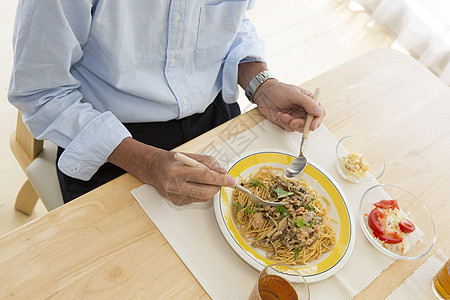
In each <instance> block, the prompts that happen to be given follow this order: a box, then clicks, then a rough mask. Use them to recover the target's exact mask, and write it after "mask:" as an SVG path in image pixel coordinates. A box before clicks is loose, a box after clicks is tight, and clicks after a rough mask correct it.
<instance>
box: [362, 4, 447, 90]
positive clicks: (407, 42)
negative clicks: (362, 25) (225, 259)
mask: <svg viewBox="0 0 450 300" xmlns="http://www.w3.org/2000/svg"><path fill="white" fill-rule="evenodd" d="M354 1H356V2H357V3H359V4H361V5H363V6H364V7H365V8H366V9H367V10H368V11H369V12H371V14H372V20H373V22H375V23H377V24H382V25H385V26H387V27H388V28H389V29H390V30H392V31H393V32H394V33H395V34H396V35H397V41H398V43H399V44H400V45H401V46H402V47H404V48H405V49H406V50H408V51H409V52H410V53H411V54H412V55H413V56H415V57H417V59H418V60H419V61H420V62H422V63H423V64H424V65H425V66H427V67H428V68H429V69H430V70H431V71H432V72H434V73H435V74H436V75H437V76H438V77H440V78H441V79H442V81H444V82H445V83H446V84H447V85H450V1H449V0H354Z"/></svg>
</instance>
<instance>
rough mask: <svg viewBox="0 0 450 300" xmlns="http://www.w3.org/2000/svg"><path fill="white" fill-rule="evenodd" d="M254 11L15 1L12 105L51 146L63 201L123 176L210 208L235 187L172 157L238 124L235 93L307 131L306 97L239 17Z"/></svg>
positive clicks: (219, 172)
mask: <svg viewBox="0 0 450 300" xmlns="http://www.w3.org/2000/svg"><path fill="white" fill-rule="evenodd" d="M252 5H253V1H252V0H233V1H220V0H213V1H208V0H206V1H205V0H203V1H193V0H191V1H186V0H184V1H183V0H172V1H166V0H159V1H156V0H152V1H144V0H141V1H138V0H136V1H129V0H77V1H72V0H19V3H18V8H17V14H16V24H15V30H14V38H13V47H14V66H13V71H12V77H11V83H10V89H9V100H10V102H11V103H12V104H13V105H15V106H16V107H17V108H18V109H19V110H20V112H21V114H22V117H23V120H24V122H25V123H26V124H27V126H28V128H29V129H30V131H31V133H32V134H33V135H34V136H35V137H36V138H38V139H48V140H50V141H52V142H54V143H55V144H57V145H58V146H59V151H58V163H57V164H58V177H59V180H60V185H61V189H62V193H63V198H64V202H68V201H70V200H72V199H74V198H76V197H78V196H79V195H82V194H83V193H85V192H87V191H89V190H91V189H93V188H95V187H97V186H99V185H101V184H103V183H105V182H107V181H109V180H111V179H113V178H115V177H117V176H119V175H121V174H123V173H124V172H125V171H127V172H129V173H131V174H133V175H135V176H136V177H137V178H139V179H140V180H141V181H143V182H145V183H148V184H151V185H153V186H154V187H155V188H156V189H157V190H158V191H159V192H160V193H161V194H162V195H163V196H165V197H166V198H167V199H169V200H170V201H172V202H173V203H174V204H176V205H183V204H187V203H191V202H196V201H207V200H208V199H210V198H211V197H212V196H213V195H214V194H215V193H216V192H217V191H218V190H219V189H220V187H221V186H232V185H234V183H235V182H234V179H233V178H231V177H230V176H229V175H227V174H226V171H225V170H224V169H223V168H221V167H220V166H218V164H217V162H216V161H215V160H214V159H213V158H211V157H207V156H204V155H198V154H189V156H191V157H192V158H194V159H197V160H198V161H200V162H202V163H204V164H206V165H207V166H208V167H209V168H210V169H211V170H212V171H211V172H208V174H206V173H205V172H203V171H202V170H200V169H199V170H197V169H193V168H189V167H186V166H184V165H183V164H181V163H179V162H177V161H176V160H174V158H173V155H174V153H173V152H170V151H168V150H170V149H173V148H174V147H176V146H178V145H180V144H182V143H184V142H186V141H187V140H189V139H192V138H194V137H196V136H198V135H200V134H201V133H203V132H205V131H207V130H209V129H211V128H213V127H215V126H217V125H219V124H221V123H223V122H225V121H227V120H229V119H231V118H233V117H235V116H236V115H238V114H239V113H240V111H239V107H238V105H237V103H236V99H237V96H238V87H237V84H239V85H240V86H241V87H243V88H244V89H246V91H247V93H246V94H247V95H248V97H249V99H250V100H251V101H253V102H254V103H256V104H257V105H258V109H259V110H260V111H261V113H263V114H264V116H266V117H267V118H268V119H269V120H270V121H272V122H274V123H275V124H277V125H279V126H281V127H283V128H285V129H286V130H290V131H292V130H302V127H303V124H304V119H305V116H306V113H309V114H312V115H314V116H315V118H314V121H313V123H312V129H313V130H314V129H315V128H317V127H318V126H319V125H320V122H321V120H322V119H323V117H324V115H325V112H324V110H323V109H322V108H321V107H320V106H318V105H315V104H314V102H313V100H312V99H311V94H310V93H309V92H307V91H304V90H301V89H299V88H298V87H295V86H293V85H287V84H284V83H281V82H278V81H277V80H276V79H275V78H272V77H273V76H271V74H270V73H269V72H267V66H266V64H265V58H264V49H263V48H264V46H263V43H262V42H261V41H259V40H258V37H257V34H256V30H255V28H254V26H253V25H252V24H251V22H250V21H249V20H248V19H247V18H246V17H245V12H246V10H247V9H249V8H250V7H251V6H252Z"/></svg>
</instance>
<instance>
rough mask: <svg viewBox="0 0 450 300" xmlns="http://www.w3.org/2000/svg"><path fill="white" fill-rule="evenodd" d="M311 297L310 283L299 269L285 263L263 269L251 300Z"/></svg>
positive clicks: (285, 299) (289, 299)
mask: <svg viewBox="0 0 450 300" xmlns="http://www.w3.org/2000/svg"><path fill="white" fill-rule="evenodd" d="M309 297H310V295H309V287H308V284H307V283H306V281H305V278H303V276H302V275H301V274H300V273H299V272H298V271H297V270H295V269H293V268H291V267H289V266H286V265H283V264H272V265H269V266H267V267H265V268H264V269H263V270H262V271H261V273H260V275H259V277H258V280H257V281H256V283H255V286H254V287H253V290H252V292H251V294H250V297H249V300H272V299H280V300H281V299H284V300H291V299H292V300H294V299H295V300H296V299H302V300H303V299H309Z"/></svg>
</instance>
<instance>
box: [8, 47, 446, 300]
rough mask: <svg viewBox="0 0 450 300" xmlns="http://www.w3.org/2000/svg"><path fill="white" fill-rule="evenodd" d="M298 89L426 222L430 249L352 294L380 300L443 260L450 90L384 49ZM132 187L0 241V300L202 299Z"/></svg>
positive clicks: (240, 125) (192, 145)
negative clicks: (362, 146)
mask: <svg viewBox="0 0 450 300" xmlns="http://www.w3.org/2000/svg"><path fill="white" fill-rule="evenodd" d="M301 86H302V87H304V88H307V89H309V90H311V91H314V90H315V88H316V87H320V88H321V92H322V94H321V103H322V105H323V106H324V107H325V108H326V110H327V116H326V118H325V120H324V125H325V126H326V127H327V128H328V129H329V130H330V132H331V133H332V134H334V136H335V137H336V138H338V139H339V138H341V137H343V136H345V135H349V134H358V135H364V136H370V137H371V139H372V141H373V142H374V143H375V144H377V145H378V147H379V149H380V151H381V152H382V153H383V155H384V157H385V160H386V172H385V174H384V175H383V176H382V177H381V179H380V180H379V181H380V182H382V183H392V184H396V185H399V186H402V187H404V188H406V189H408V190H409V191H411V192H412V193H413V194H415V195H416V196H417V197H419V198H420V199H421V200H422V201H423V202H424V203H425V204H426V205H427V207H428V209H429V210H430V212H431V214H432V216H433V218H434V222H435V225H436V229H437V242H436V245H435V247H434V248H433V250H432V251H431V252H430V253H429V254H428V255H426V256H425V257H423V258H421V259H418V260H416V261H397V262H395V263H394V264H393V265H392V266H391V267H390V268H389V269H387V270H386V271H385V272H383V273H382V274H381V276H380V277H379V278H377V279H376V280H375V281H374V282H373V283H372V284H371V285H370V286H369V287H368V288H367V289H366V290H364V291H363V292H361V293H360V294H359V295H358V296H357V297H356V298H357V299H367V298H370V299H380V298H383V297H385V296H387V295H388V294H389V293H390V292H391V291H392V290H394V289H395V288H396V287H397V286H398V285H399V284H401V283H402V282H403V281H404V280H405V279H406V278H407V277H408V276H409V275H410V274H412V272H413V271H414V270H415V269H416V268H417V267H419V266H420V264H422V263H423V262H424V261H425V260H426V259H427V258H428V257H429V256H430V255H432V254H433V253H434V252H435V251H436V250H437V249H439V248H440V249H442V250H443V251H444V253H445V254H446V255H447V256H450V244H449V243H450V242H449V239H448V230H449V229H450V226H449V223H448V212H449V211H450V209H449V208H450V201H448V195H449V194H450V185H449V184H448V183H449V182H450V169H449V167H450V155H449V153H450V88H449V87H448V86H446V85H444V84H443V83H442V82H441V81H440V80H439V79H438V78H437V77H436V76H434V75H433V74H432V73H430V72H429V71H428V70H427V69H425V68H424V67H422V65H421V64H419V63H418V62H416V61H415V60H413V59H412V58H410V57H409V56H406V55H404V54H401V53H399V52H396V51H394V50H389V49H379V50H375V51H373V52H370V53H368V54H365V55H362V56H360V57H357V58H355V59H353V60H351V61H349V62H347V63H345V64H343V65H340V66H338V67H336V68H334V69H332V70H330V71H328V72H326V73H324V74H322V75H320V76H318V77H316V78H314V79H312V80H310V81H308V82H306V83H304V84H302V85H301ZM261 120H263V117H262V116H261V115H260V114H259V113H258V112H257V111H256V110H252V111H250V112H248V113H246V114H244V115H242V116H240V117H238V118H236V119H234V120H231V121H230V122H228V123H226V124H223V125H221V126H219V127H217V128H216V129H214V130H212V131H210V132H208V133H206V134H204V135H202V136H200V137H198V138H196V139H195V140H192V141H190V142H188V143H186V144H184V145H182V146H180V147H179V148H178V149H176V150H178V151H185V152H201V151H203V150H204V149H206V148H207V147H209V146H211V143H212V144H214V143H220V142H221V141H222V140H221V139H227V138H229V137H230V135H233V134H235V133H238V132H240V131H243V130H247V129H249V128H251V127H253V126H255V125H256V124H258V123H259V122H260V121H261ZM230 128H232V129H233V130H229V129H230ZM141 184H142V183H141V182H140V181H139V180H137V179H136V178H134V177H133V176H131V175H129V174H125V175H123V176H121V177H119V178H117V179H115V180H113V181H111V182H109V183H107V184H105V185H104V186H102V187H100V188H98V189H96V190H94V191H92V192H90V193H88V194H86V195H84V196H82V197H80V198H78V199H77V200H75V201H72V202H71V203H68V204H66V205H64V206H62V207H60V208H58V209H56V210H54V211H52V212H50V213H49V214H47V215H45V216H43V217H41V218H39V219H37V220H35V221H33V222H32V223H29V224H27V225H26V226H23V227H21V228H19V229H17V230H15V231H13V232H10V233H8V234H6V235H4V236H3V237H1V238H0V282H1V288H0V298H1V299H5V298H14V299H42V298H55V299H75V298H76V299H78V298H90V299H113V298H114V299H131V298H133V299H136V298H142V299H169V298H182V299H203V298H206V299H207V298H209V297H208V295H207V294H206V293H205V291H204V290H203V288H202V287H201V286H200V285H199V284H198V282H197V281H196V280H195V278H194V277H193V276H192V274H191V273H190V272H189V270H188V269H187V268H186V267H185V265H184V264H183V262H182V261H181V260H180V259H179V258H178V256H177V255H176V254H175V252H174V251H173V250H172V248H171V247H170V245H168V243H167V242H166V240H165V239H164V237H163V236H162V235H161V234H160V232H159V231H158V230H157V228H156V227H155V226H154V224H153V223H152V222H151V220H150V219H149V218H148V217H147V216H146V215H145V213H144V212H143V211H142V210H141V208H140V207H139V205H138V204H137V202H136V201H135V200H134V198H133V197H132V195H131V194H130V190H131V189H133V188H135V187H138V186H140V185H141Z"/></svg>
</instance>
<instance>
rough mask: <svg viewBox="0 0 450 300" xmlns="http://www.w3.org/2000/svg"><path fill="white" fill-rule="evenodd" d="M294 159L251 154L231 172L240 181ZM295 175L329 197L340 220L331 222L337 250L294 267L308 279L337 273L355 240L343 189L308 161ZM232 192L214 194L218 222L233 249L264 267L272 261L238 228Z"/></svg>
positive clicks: (275, 154) (277, 154)
mask: <svg viewBox="0 0 450 300" xmlns="http://www.w3.org/2000/svg"><path fill="white" fill-rule="evenodd" d="M293 159H294V157H293V156H292V155H288V154H285V153H281V152H277V151H267V152H257V153H251V154H248V155H244V156H243V157H241V158H239V159H238V160H236V161H235V162H233V163H232V164H230V166H229V168H228V174H230V175H231V176H233V177H234V178H237V180H238V182H239V181H240V180H242V179H245V178H247V177H248V176H250V175H251V174H254V173H256V172H257V171H258V170H259V169H260V168H261V167H262V166H264V165H266V166H272V167H277V168H283V169H286V168H287V166H288V165H289V163H290V162H291V161H292V160H293ZM296 178H301V179H304V180H306V182H307V184H308V185H309V186H310V187H311V188H312V189H314V190H316V191H317V193H318V195H320V196H324V197H326V198H327V199H328V200H330V203H331V209H330V212H329V215H330V217H331V218H332V219H334V220H336V221H338V222H337V223H335V222H332V226H333V228H334V230H335V232H336V240H337V243H336V245H335V247H334V249H333V250H332V251H331V252H328V253H325V254H323V255H322V256H321V257H320V258H319V259H317V260H315V261H314V262H312V263H310V264H308V265H297V266H295V267H294V268H295V269H297V270H299V271H300V273H302V275H303V276H304V277H305V279H306V280H307V281H308V282H315V281H319V280H323V279H325V278H328V277H330V276H331V275H333V274H335V273H336V272H337V271H338V270H339V269H340V268H341V267H342V266H343V265H344V264H345V263H346V262H347V260H348V259H349V257H350V255H351V252H352V251H353V246H354V242H355V223H354V221H353V217H352V215H351V212H350V209H349V207H348V201H347V200H346V197H345V195H344V193H343V191H342V189H341V188H340V187H339V186H338V184H337V183H336V182H335V181H334V179H333V178H331V176H329V175H328V173H326V172H325V171H324V170H323V169H321V168H320V167H319V166H317V165H316V164H314V163H310V162H308V165H307V166H306V168H305V170H304V171H303V172H302V173H301V174H300V175H298V176H297V177H296ZM232 191H233V190H232V189H231V188H222V189H221V191H220V192H219V193H218V194H217V195H216V196H215V199H214V210H215V214H216V218H217V222H218V224H219V227H220V229H221V231H222V234H223V235H224V237H225V239H226V240H227V242H228V243H229V244H230V246H231V247H232V248H233V250H234V251H235V252H236V253H237V254H238V255H239V256H240V257H241V258H242V259H244V260H245V261H246V262H247V263H249V264H250V265H251V266H253V267H254V268H256V269H257V270H262V269H263V268H264V267H265V266H267V265H270V264H272V263H273V262H272V261H270V260H269V259H268V258H266V253H265V251H263V250H261V249H257V248H253V247H252V246H251V245H250V244H249V243H248V242H246V241H245V240H244V239H243V238H242V236H241V235H240V233H239V231H238V230H237V228H236V226H235V222H234V220H233V216H232V205H233V204H232V201H231V194H232Z"/></svg>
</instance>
